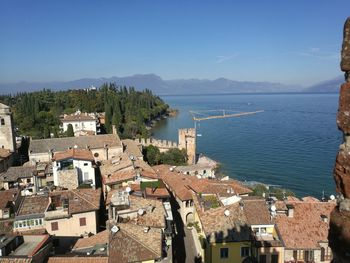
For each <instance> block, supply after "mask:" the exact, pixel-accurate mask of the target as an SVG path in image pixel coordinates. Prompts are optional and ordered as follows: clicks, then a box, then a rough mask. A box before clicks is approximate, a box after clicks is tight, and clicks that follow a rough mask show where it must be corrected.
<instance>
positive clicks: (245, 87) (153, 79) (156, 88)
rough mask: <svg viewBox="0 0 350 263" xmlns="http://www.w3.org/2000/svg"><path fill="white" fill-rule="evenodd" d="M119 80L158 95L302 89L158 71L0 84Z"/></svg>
mask: <svg viewBox="0 0 350 263" xmlns="http://www.w3.org/2000/svg"><path fill="white" fill-rule="evenodd" d="M106 82H115V83H116V84H117V85H122V86H124V85H125V86H134V87H135V88H136V89H138V90H143V89H146V88H147V89H151V90H152V91H153V92H154V93H155V94H158V95H166V94H169V95H179V94H190V95H191V94H214V93H217V94H223V93H257V92H259V93H265V92H266V93H270V92H300V91H302V90H303V87H301V86H295V85H294V86H293V85H284V84H281V83H273V82H252V81H235V80H229V79H225V78H218V79H215V80H208V79H176V80H163V79H162V78H160V77H159V76H157V75H154V74H145V75H142V74H138V75H133V76H128V77H111V78H84V79H78V80H73V81H67V82H59V81H55V82H46V83H41V82H18V83H8V84H1V83H0V93H1V94H9V93H16V92H23V91H35V90H41V89H43V88H47V89H51V90H67V89H78V88H88V87H90V86H95V87H100V86H101V85H102V84H103V83H106Z"/></svg>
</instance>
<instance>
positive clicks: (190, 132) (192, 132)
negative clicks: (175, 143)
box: [179, 128, 196, 164]
mask: <svg viewBox="0 0 350 263" xmlns="http://www.w3.org/2000/svg"><path fill="white" fill-rule="evenodd" d="M179 149H185V150H186V153H187V156H188V161H187V163H188V164H195V162H196V129H194V128H190V129H179Z"/></svg>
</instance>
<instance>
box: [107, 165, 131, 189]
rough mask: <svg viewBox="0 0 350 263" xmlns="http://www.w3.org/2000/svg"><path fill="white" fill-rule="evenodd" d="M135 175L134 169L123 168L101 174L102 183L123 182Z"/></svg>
mask: <svg viewBox="0 0 350 263" xmlns="http://www.w3.org/2000/svg"><path fill="white" fill-rule="evenodd" d="M135 176H136V172H135V170H134V169H125V170H121V171H116V172H113V173H111V174H104V175H102V181H103V184H106V185H110V184H115V183H118V182H123V181H127V180H131V179H133V178H134V177H135Z"/></svg>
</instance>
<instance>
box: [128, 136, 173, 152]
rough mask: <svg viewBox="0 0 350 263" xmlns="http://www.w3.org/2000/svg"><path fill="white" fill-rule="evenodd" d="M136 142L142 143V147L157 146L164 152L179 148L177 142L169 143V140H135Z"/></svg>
mask: <svg viewBox="0 0 350 263" xmlns="http://www.w3.org/2000/svg"><path fill="white" fill-rule="evenodd" d="M134 141H135V142H137V143H140V144H141V145H142V146H149V145H153V146H156V147H158V148H159V149H160V150H163V151H164V150H169V149H172V148H178V147H179V145H178V143H177V142H173V141H168V140H158V139H154V138H146V139H145V138H141V139H134Z"/></svg>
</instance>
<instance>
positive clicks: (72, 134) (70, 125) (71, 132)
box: [66, 124, 74, 137]
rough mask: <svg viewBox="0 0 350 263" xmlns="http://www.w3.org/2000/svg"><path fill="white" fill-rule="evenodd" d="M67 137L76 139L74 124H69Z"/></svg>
mask: <svg viewBox="0 0 350 263" xmlns="http://www.w3.org/2000/svg"><path fill="white" fill-rule="evenodd" d="M66 135H67V137H74V130H73V125H72V124H68V127H67V131H66Z"/></svg>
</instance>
